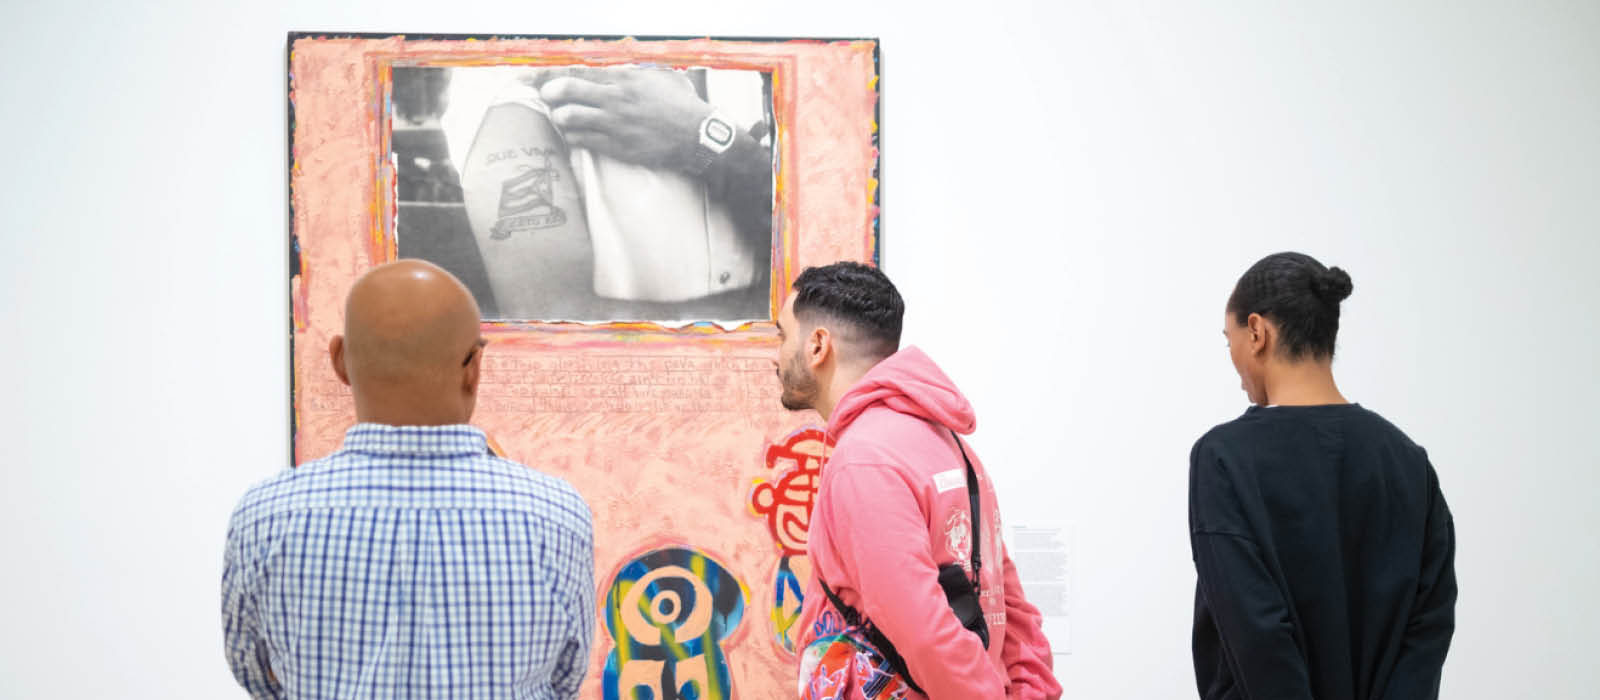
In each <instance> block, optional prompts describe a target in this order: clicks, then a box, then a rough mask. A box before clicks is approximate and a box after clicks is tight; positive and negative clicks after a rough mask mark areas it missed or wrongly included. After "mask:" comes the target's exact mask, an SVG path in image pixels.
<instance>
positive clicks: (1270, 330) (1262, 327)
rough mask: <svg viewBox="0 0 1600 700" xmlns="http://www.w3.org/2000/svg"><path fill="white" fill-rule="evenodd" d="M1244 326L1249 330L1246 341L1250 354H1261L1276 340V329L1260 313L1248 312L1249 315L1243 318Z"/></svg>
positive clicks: (1269, 348) (1270, 347)
mask: <svg viewBox="0 0 1600 700" xmlns="http://www.w3.org/2000/svg"><path fill="white" fill-rule="evenodd" d="M1245 328H1246V330H1248V331H1249V332H1250V337H1249V339H1248V341H1247V342H1249V347H1250V354H1251V355H1261V354H1264V353H1266V352H1267V351H1268V350H1271V349H1272V345H1273V343H1274V342H1275V341H1276V340H1277V337H1276V336H1277V331H1278V329H1277V328H1274V327H1273V325H1272V322H1271V321H1268V320H1267V319H1266V317H1264V316H1262V315H1261V314H1250V317H1249V318H1247V319H1245Z"/></svg>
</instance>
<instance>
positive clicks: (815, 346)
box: [805, 326, 834, 372]
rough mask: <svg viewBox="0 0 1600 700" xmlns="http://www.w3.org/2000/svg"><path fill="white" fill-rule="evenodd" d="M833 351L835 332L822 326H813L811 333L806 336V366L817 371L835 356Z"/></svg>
mask: <svg viewBox="0 0 1600 700" xmlns="http://www.w3.org/2000/svg"><path fill="white" fill-rule="evenodd" d="M833 353H834V347H833V334H832V333H830V332H828V329H827V328H824V327H822V326H817V327H816V328H813V329H812V330H811V335H809V336H807V337H806V347H805V355H806V357H805V359H806V366H807V367H810V368H811V371H813V372H815V371H817V369H818V368H819V367H821V366H822V365H823V363H825V362H827V361H828V358H830V357H833Z"/></svg>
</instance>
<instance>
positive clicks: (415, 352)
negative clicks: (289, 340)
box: [329, 260, 481, 425]
mask: <svg viewBox="0 0 1600 700" xmlns="http://www.w3.org/2000/svg"><path fill="white" fill-rule="evenodd" d="M479 322H480V320H479V317H478V305H477V303H476V302H474V301H473V299H472V293H471V292H469V291H467V288H466V286H465V285H462V284H461V282H460V281H459V280H457V279H456V278H455V277H454V276H452V275H451V274H450V273H448V272H445V271H444V270H443V269H440V268H439V267H438V266H436V265H433V264H432V263H428V262H424V261H421V260H400V261H396V262H392V263H388V264H385V265H380V266H378V267H375V268H373V269H372V270H370V271H368V272H367V273H366V274H365V275H362V276H361V278H360V279H358V280H356V283H355V285H354V286H353V287H351V288H350V296H349V299H348V300H347V301H346V303H345V317H344V335H343V336H342V337H340V338H335V339H334V342H333V344H332V346H331V347H330V348H329V349H330V352H331V353H332V355H333V361H334V367H335V370H336V371H337V372H338V373H339V376H340V378H341V379H343V380H344V381H346V382H347V383H349V384H350V388H351V390H352V391H353V392H354V393H355V395H356V411H357V413H358V414H360V418H361V420H363V421H369V422H377V423H389V424H394V425H409V424H435V423H460V422H465V421H466V420H467V418H469V417H470V416H471V413H472V403H473V402H474V400H475V398H476V393H477V377H478V371H477V368H478V363H477V361H476V358H477V357H478V355H479V353H476V352H475V351H476V350H477V348H478V347H479V344H480V339H481V336H480V335H479ZM463 399H465V400H466V404H465V406H464V407H463V405H462V401H463ZM463 408H464V410H463Z"/></svg>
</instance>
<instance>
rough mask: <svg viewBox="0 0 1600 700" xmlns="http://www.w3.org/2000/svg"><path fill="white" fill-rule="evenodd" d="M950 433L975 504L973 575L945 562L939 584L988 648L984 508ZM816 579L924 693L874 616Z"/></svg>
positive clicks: (963, 452) (969, 466) (964, 458)
mask: <svg viewBox="0 0 1600 700" xmlns="http://www.w3.org/2000/svg"><path fill="white" fill-rule="evenodd" d="M950 435H951V436H953V437H955V439H956V448H957V449H959V450H961V460H962V461H964V462H966V463H967V498H968V500H969V501H970V502H971V504H972V577H971V578H968V577H967V572H966V571H964V570H963V569H962V568H961V565H960V564H945V565H943V566H941V567H939V587H940V588H942V589H944V596H945V599H946V600H947V601H948V602H949V603H950V611H951V612H953V613H955V615H956V619H957V620H960V621H961V626H962V627H965V628H967V630H968V631H970V632H972V633H973V634H976V635H978V639H980V640H982V641H983V648H985V649H988V648H989V623H988V621H987V620H985V619H984V617H983V606H982V605H980V604H979V602H978V592H979V588H980V587H979V584H978V576H979V573H980V572H981V571H982V570H983V560H982V558H981V557H980V556H979V551H980V550H981V549H982V547H981V540H980V539H979V537H980V534H979V533H980V531H981V530H982V522H983V518H981V517H980V516H981V515H982V513H983V510H982V508H981V507H980V506H979V504H978V501H979V497H978V472H977V471H976V470H974V469H973V468H972V459H971V458H969V457H967V448H966V447H964V446H963V445H962V444H961V436H959V435H956V433H955V431H953V430H952V431H950ZM817 582H818V583H821V584H822V592H823V593H824V594H826V595H827V596H828V601H829V602H831V603H833V607H835V608H838V610H839V614H840V615H841V616H843V617H844V621H845V623H846V624H849V625H851V626H859V627H860V628H861V629H862V631H863V632H864V633H865V634H866V637H867V641H870V642H872V645H873V646H875V647H877V648H878V652H879V653H881V654H883V658H884V660H885V661H888V662H889V665H890V666H893V667H894V670H895V671H896V672H898V673H899V674H900V677H901V678H904V679H905V680H906V684H907V685H910V686H911V688H912V689H913V690H915V691H917V692H919V693H922V692H923V690H922V687H921V686H919V685H917V682H916V681H915V680H913V679H912V678H911V670H910V669H909V668H907V667H906V660H905V658H903V657H901V656H900V652H898V651H896V650H895V648H894V644H893V643H892V642H890V641H889V638H888V637H886V636H884V634H883V631H882V630H879V629H878V626H877V625H874V624H872V621H871V620H863V619H862V618H861V613H860V612H857V611H856V609H855V608H852V607H850V606H848V605H845V604H844V601H842V600H839V596H838V595H837V594H835V593H834V592H833V589H832V588H829V587H828V582H827V581H823V580H822V574H821V572H820V571H819V572H818V573H817ZM924 694H925V693H924Z"/></svg>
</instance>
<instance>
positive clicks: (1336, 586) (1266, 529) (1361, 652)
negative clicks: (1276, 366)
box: [1189, 404, 1456, 700]
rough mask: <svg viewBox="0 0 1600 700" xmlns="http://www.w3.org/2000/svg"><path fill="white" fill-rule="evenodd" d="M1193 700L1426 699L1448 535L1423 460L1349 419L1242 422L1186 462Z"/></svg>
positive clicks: (1297, 410) (1436, 649)
mask: <svg viewBox="0 0 1600 700" xmlns="http://www.w3.org/2000/svg"><path fill="white" fill-rule="evenodd" d="M1189 532H1190V538H1189V541H1190V546H1191V547H1192V548H1193V554H1194V564H1195V570H1196V571H1197V572H1198V574H1199V583H1198V585H1197V586H1196V590H1195V610H1194V668H1195V679H1196V681H1197V682H1198V683H1199V687H1200V697H1202V698H1205V699H1206V700H1212V699H1220V698H1241V699H1248V700H1286V699H1289V698H1315V699H1316V700H1378V699H1385V700H1422V699H1424V698H1437V697H1438V696H1439V671H1440V668H1441V666H1443V664H1444V657H1445V653H1446V651H1448V649H1449V647H1450V637H1451V634H1452V633H1453V632H1454V631H1455V602H1456V578H1455V564H1454V559H1455V528H1454V525H1453V524H1452V522H1451V519H1450V509H1449V508H1447V507H1446V506H1445V502H1444V496H1443V495H1442V494H1441V493H1440V491H1439V479H1438V476H1437V475H1436V474H1434V471H1433V466H1432V465H1430V464H1429V463H1428V455H1427V453H1426V452H1425V451H1424V450H1423V449H1422V448H1421V447H1418V446H1417V445H1416V443H1413V442H1411V440H1410V439H1409V438H1407V437H1406V436H1405V434H1404V433H1402V432H1400V430H1399V429H1398V428H1396V427H1394V426H1393V425H1391V424H1390V423H1389V422H1388V421H1386V420H1384V419H1383V417H1382V416H1379V415H1378V414H1376V413H1373V412H1372V411H1368V410H1367V409H1364V408H1362V407H1360V406H1358V405H1355V404H1347V405H1329V406H1278V407H1270V408H1262V407H1252V408H1251V409H1250V410H1248V411H1246V412H1245V414H1244V415H1243V416H1240V417H1239V418H1238V419H1237V420H1234V421H1232V422H1230V423H1224V424H1222V425H1219V426H1217V427H1216V428H1213V429H1212V430H1211V432H1208V433H1206V434H1205V436H1204V437H1202V438H1200V440H1199V442H1196V443H1195V446H1194V451H1193V452H1192V453H1191V454H1190V456H1189Z"/></svg>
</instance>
